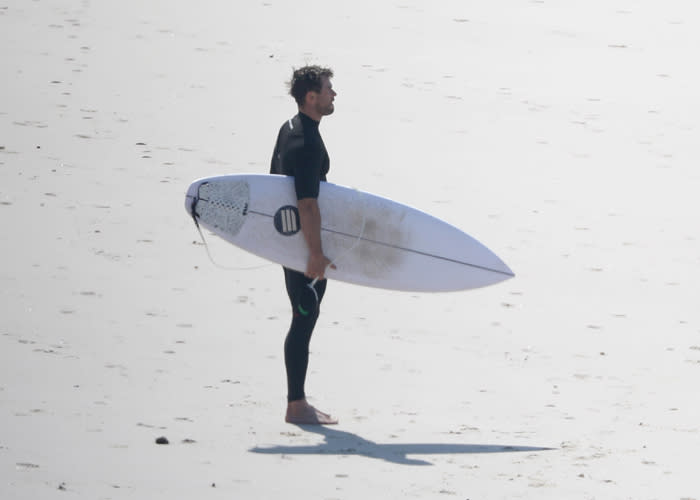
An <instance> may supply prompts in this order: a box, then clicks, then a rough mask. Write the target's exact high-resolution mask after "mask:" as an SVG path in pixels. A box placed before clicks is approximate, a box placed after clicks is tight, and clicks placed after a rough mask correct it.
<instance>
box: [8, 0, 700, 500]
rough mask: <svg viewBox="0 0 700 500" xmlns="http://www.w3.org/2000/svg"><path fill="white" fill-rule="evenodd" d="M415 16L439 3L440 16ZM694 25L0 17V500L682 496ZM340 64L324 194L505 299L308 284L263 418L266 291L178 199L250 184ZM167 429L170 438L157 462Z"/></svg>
mask: <svg viewBox="0 0 700 500" xmlns="http://www.w3.org/2000/svg"><path fill="white" fill-rule="evenodd" d="M434 4H437V5H434ZM696 17H697V16H695V9H694V4H693V3H692V2H683V1H672V2H663V3H661V2H652V1H650V0H647V1H640V2H632V1H624V0H613V1H591V2H554V1H514V0H508V1H502V2H479V3H477V2H459V1H449V2H448V1H445V2H427V1H424V2H421V1H417V0H406V1H403V2H370V1H358V2H342V3H341V2H333V1H331V2H320V1H319V2H316V1H300V2H282V1H279V0H270V1H267V2H262V1H257V2H251V1H239V2H228V1H224V0H218V1H217V0H211V1H206V2H166V1H164V0H160V1H149V2H136V1H133V0H125V1H121V2H95V1H89V0H82V1H79V0H36V1H29V0H22V1H20V0H5V1H3V2H0V61H2V76H3V78H2V79H1V80H0V95H1V96H2V99H0V223H1V227H2V229H3V230H2V232H1V233H0V252H1V256H2V262H3V265H2V266H1V267H0V303H1V304H2V314H1V319H0V429H2V432H0V498H3V499H13V500H14V499H17V500H20V499H32V500H37V499H45V498H47V499H48V498H63V497H65V498H85V499H91V500H92V499H121V498H134V499H144V498H148V499H160V498H163V499H165V498H167V499H173V498H183V499H185V498H187V499H190V498H227V499H230V498H245V499H271V498H285V499H309V498H315V499H328V500H331V499H357V498H383V499H394V498H395V499H399V498H400V499H405V498H421V499H423V498H431V499H433V498H435V499H442V498H445V499H448V498H460V499H472V500H474V499H513V498H528V499H535V498H536V499H541V498H553V499H554V498H556V499H562V498H566V499H569V498H571V499H681V498H683V499H691V498H693V499H698V498H700V481H698V479H697V472H696V471H697V465H696V463H695V457H696V454H697V450H698V448H699V446H700V398H698V394H699V391H698V387H697V383H698V380H700V309H698V307H697V300H698V296H700V266H699V265H700V243H699V242H698V237H699V236H698V227H700V224H699V222H700V216H699V215H698V212H699V211H698V202H697V192H698V191H699V190H700V174H698V170H697V165H698V160H699V159H700V151H699V148H698V133H699V130H698V121H699V119H698V111H699V107H698V98H697V95H696V93H697V89H698V88H700V70H699V69H698V65H697V64H696V63H693V62H692V61H693V60H695V58H696V52H697V48H698V47H699V46H700V35H699V33H700V29H699V28H700V26H698V23H697V19H696ZM305 63H320V64H325V65H330V66H332V67H333V68H334V69H335V71H336V77H335V79H334V87H335V89H336V90H337V91H338V97H337V99H336V113H335V114H334V115H333V116H331V117H328V118H326V119H324V121H323V123H322V125H321V130H322V133H323V136H324V140H325V142H326V145H327V146H328V149H329V151H330V155H331V174H330V179H331V180H333V181H335V182H337V183H340V184H345V185H351V186H356V187H359V188H362V189H365V190H368V191H372V192H375V193H378V194H382V195H385V196H389V197H392V198H395V199H398V200H400V201H403V202H405V203H409V204H411V205H414V206H417V207H419V208H422V209H424V210H426V211H429V212H431V213H433V214H434V215H436V216H439V217H441V218H444V219H445V220H447V221H449V222H451V223H453V224H455V225H457V226H459V227H461V228H463V229H465V230H466V231H467V232H469V233H470V234H472V235H473V236H475V237H477V238H478V239H480V240H481V241H483V242H484V243H485V244H486V245H488V246H489V247H490V248H492V249H493V250H494V251H495V252H496V253H498V254H499V255H500V256H501V257H502V258H503V259H504V260H505V261H506V262H507V263H508V264H509V265H510V266H511V267H512V269H513V270H514V271H515V272H516V274H517V277H516V278H515V279H513V280H509V281H507V282H504V283H502V284H499V285H496V286H494V287H490V288H487V289H483V290H477V291H468V292H461V293H453V294H438V295H430V294H411V293H396V292H388V291H382V290H373V289H366V288H360V287H353V286H350V285H345V284H342V283H337V282H332V283H330V284H329V288H328V293H327V296H326V301H325V305H324V311H323V314H322V317H321V319H320V320H319V324H318V327H317V330H316V333H315V337H314V340H313V342H312V347H311V348H312V359H311V368H310V374H309V378H308V384H307V390H308V392H309V394H310V395H311V401H312V402H313V403H317V404H318V405H319V406H320V407H321V408H322V409H324V410H326V411H329V412H331V413H333V414H334V415H336V416H337V417H339V419H340V425H339V426H337V427H333V428H316V429H314V428H299V427H297V426H292V425H288V424H285V423H284V422H283V412H284V405H285V384H284V368H283V360H282V341H283V337H284V334H285V332H286V328H287V325H288V306H287V301H286V297H285V294H284V291H283V287H282V274H281V270H280V269H279V268H278V267H277V266H275V265H270V264H267V263H265V262H263V261H260V260H259V259H257V258H255V257H253V256H251V255H248V254H245V253H243V252H242V251H239V250H238V249H236V248H234V247H232V246H230V245H227V244H226V243H223V242H221V241H219V240H217V239H216V238H214V237H213V236H210V237H209V238H208V242H209V244H210V246H211V251H212V254H213V255H214V257H215V260H216V261H217V262H218V263H220V264H222V265H224V266H229V267H235V268H248V267H252V268H254V269H247V270H228V271H227V270H222V269H220V268H218V267H216V266H214V265H213V264H212V263H211V262H210V261H209V260H208V258H207V256H206V252H205V250H204V248H203V247H202V245H201V242H200V241H199V237H198V235H197V233H196V231H195V228H194V225H193V224H192V221H191V220H188V218H187V215H186V213H185V211H184V207H183V202H184V192H185V189H186V188H187V186H188V185H189V183H190V182H191V181H192V180H194V179H195V178H198V177H204V176H209V175H215V174H222V173H235V172H265V171H266V170H267V166H268V162H269V157H270V154H271V149H272V145H273V142H274V138H275V134H276V132H277V129H278V127H279V125H280V124H281V123H282V121H283V120H285V119H286V118H288V117H290V116H291V115H292V114H294V112H295V107H294V103H293V102H292V100H291V98H290V97H289V96H287V95H286V94H285V92H286V90H285V87H284V82H285V81H286V80H287V79H288V78H289V76H290V73H291V68H292V67H293V66H299V65H302V64H305ZM160 437H165V438H166V439H167V441H168V443H169V444H167V445H158V444H156V439H157V438H160Z"/></svg>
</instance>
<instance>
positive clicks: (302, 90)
mask: <svg viewBox="0 0 700 500" xmlns="http://www.w3.org/2000/svg"><path fill="white" fill-rule="evenodd" d="M323 77H328V78H333V70H332V69H330V68H323V67H321V66H315V65H314V66H304V67H303V68H299V69H295V70H294V74H293V75H292V80H291V81H290V82H289V93H290V94H291V95H292V97H294V100H295V101H296V102H297V104H298V105H299V106H303V105H304V99H305V98H306V93H307V92H321V88H322V86H323V81H322V78H323Z"/></svg>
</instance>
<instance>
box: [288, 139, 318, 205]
mask: <svg viewBox="0 0 700 500" xmlns="http://www.w3.org/2000/svg"><path fill="white" fill-rule="evenodd" d="M322 159H323V158H322V156H321V154H320V153H319V152H318V151H316V150H315V148H314V149H312V148H308V147H307V148H303V149H301V150H300V151H298V152H297V161H295V162H294V188H295V189H296V194H297V200H301V199H303V198H318V192H319V187H320V182H321V175H322V173H321V169H322Z"/></svg>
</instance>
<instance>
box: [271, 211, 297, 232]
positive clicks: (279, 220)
mask: <svg viewBox="0 0 700 500" xmlns="http://www.w3.org/2000/svg"><path fill="white" fill-rule="evenodd" d="M274 220H275V229H277V232H278V233H280V234H283V235H285V236H292V235H293V234H297V233H298V232H299V230H300V229H301V224H300V223H299V211H298V210H297V207H295V206H292V205H285V206H283V207H282V208H280V209H279V210H277V213H276V214H275V219H274Z"/></svg>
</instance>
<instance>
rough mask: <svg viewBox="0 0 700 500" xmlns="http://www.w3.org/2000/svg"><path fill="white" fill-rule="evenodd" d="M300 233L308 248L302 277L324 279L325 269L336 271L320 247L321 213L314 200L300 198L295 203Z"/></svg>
mask: <svg viewBox="0 0 700 500" xmlns="http://www.w3.org/2000/svg"><path fill="white" fill-rule="evenodd" d="M297 207H298V208H299V220H300V221H301V232H302V233H303V234H304V239H305V240H306V245H307V246H308V247H309V261H308V263H307V265H306V272H305V273H304V275H305V276H306V277H307V278H312V279H319V280H322V279H324V275H325V274H326V268H327V267H328V266H329V265H330V266H331V269H336V267H335V265H334V264H332V263H331V260H330V259H329V258H328V257H326V256H325V255H324V254H323V249H322V247H321V211H320V210H319V208H318V201H316V199H315V198H302V199H301V200H299V201H298V202H297Z"/></svg>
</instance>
